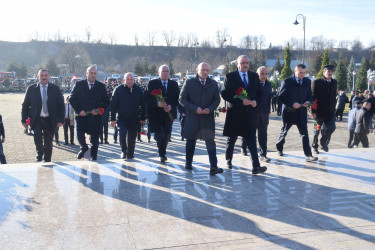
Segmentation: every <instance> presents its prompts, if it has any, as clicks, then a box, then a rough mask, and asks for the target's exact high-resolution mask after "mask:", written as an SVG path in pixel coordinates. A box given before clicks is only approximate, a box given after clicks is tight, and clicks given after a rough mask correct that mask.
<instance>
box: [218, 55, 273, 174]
mask: <svg viewBox="0 0 375 250" xmlns="http://www.w3.org/2000/svg"><path fill="white" fill-rule="evenodd" d="M249 65H250V59H249V57H248V56H245V55H241V56H239V57H238V59H237V68H238V70H235V71H233V72H230V73H228V74H226V76H225V79H224V86H223V90H222V92H221V96H222V97H223V99H224V100H225V101H227V102H228V110H227V115H226V117H225V124H224V131H223V135H224V136H228V140H227V151H230V150H231V152H232V155H233V147H234V144H235V142H236V140H237V137H238V136H242V137H244V138H245V140H246V143H247V146H248V148H249V151H250V154H251V161H252V165H253V170H252V173H253V174H259V173H263V172H265V171H267V167H264V166H260V162H259V157H258V150H257V142H256V128H257V126H258V119H257V117H258V105H260V103H261V98H262V95H263V90H262V86H261V85H260V82H259V76H258V74H257V73H255V72H251V71H249ZM240 92H241V93H242V92H245V93H246V98H244V99H242V98H239V97H238V95H239V94H240ZM231 161H232V159H231V158H230V159H229V160H228V159H227V166H228V167H229V168H232V162H231Z"/></svg>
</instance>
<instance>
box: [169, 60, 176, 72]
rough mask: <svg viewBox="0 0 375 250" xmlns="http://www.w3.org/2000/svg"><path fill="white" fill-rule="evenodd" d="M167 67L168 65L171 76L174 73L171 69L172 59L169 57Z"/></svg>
mask: <svg viewBox="0 0 375 250" xmlns="http://www.w3.org/2000/svg"><path fill="white" fill-rule="evenodd" d="M168 67H169V73H170V75H171V76H172V75H174V73H175V72H174V69H173V64H172V59H170V58H169V60H168Z"/></svg>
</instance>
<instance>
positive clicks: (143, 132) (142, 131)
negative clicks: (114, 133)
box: [139, 125, 147, 135]
mask: <svg viewBox="0 0 375 250" xmlns="http://www.w3.org/2000/svg"><path fill="white" fill-rule="evenodd" d="M139 134H141V135H147V131H146V130H145V125H141V132H140V133H139Z"/></svg>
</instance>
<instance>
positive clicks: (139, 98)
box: [111, 73, 146, 159]
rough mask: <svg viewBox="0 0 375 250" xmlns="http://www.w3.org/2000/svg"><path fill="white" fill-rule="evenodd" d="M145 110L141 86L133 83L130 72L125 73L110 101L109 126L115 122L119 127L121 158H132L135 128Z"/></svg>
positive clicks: (114, 124)
mask: <svg viewBox="0 0 375 250" xmlns="http://www.w3.org/2000/svg"><path fill="white" fill-rule="evenodd" d="M145 111H146V108H145V103H144V99H143V91H142V88H141V87H139V86H137V85H135V84H134V76H133V75H132V73H126V74H125V75H124V84H121V85H120V86H118V87H117V88H116V89H115V91H114V93H113V96H112V102H111V126H112V127H113V128H114V127H115V126H116V123H117V126H118V128H119V132H120V146H121V150H122V153H121V158H122V159H133V158H134V149H135V139H136V137H137V130H138V127H139V124H144V123H145V118H146V114H145ZM116 114H117V117H116Z"/></svg>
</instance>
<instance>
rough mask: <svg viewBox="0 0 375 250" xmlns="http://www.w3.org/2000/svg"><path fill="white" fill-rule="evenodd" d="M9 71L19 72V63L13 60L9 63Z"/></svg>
mask: <svg viewBox="0 0 375 250" xmlns="http://www.w3.org/2000/svg"><path fill="white" fill-rule="evenodd" d="M7 71H8V72H13V71H14V72H16V73H17V72H18V65H17V63H15V62H11V63H10V64H9V65H8V68H7Z"/></svg>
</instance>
